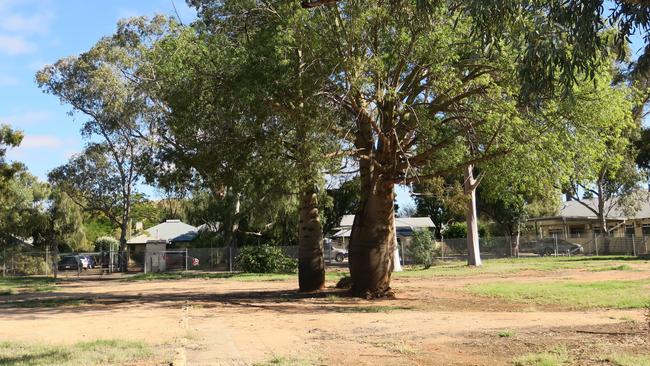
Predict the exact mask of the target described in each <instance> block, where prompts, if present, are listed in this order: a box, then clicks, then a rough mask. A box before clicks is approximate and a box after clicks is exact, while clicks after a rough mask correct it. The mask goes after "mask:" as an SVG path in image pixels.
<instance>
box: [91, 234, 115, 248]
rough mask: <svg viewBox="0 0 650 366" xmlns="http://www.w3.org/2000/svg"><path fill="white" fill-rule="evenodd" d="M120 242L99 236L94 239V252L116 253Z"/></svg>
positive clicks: (110, 237)
mask: <svg viewBox="0 0 650 366" xmlns="http://www.w3.org/2000/svg"><path fill="white" fill-rule="evenodd" d="M119 245H120V242H119V241H118V240H117V239H115V238H114V237H112V236H100V237H99V238H97V239H95V250H96V251H116V250H117V249H118V247H119Z"/></svg>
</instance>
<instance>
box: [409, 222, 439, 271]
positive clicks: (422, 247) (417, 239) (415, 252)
mask: <svg viewBox="0 0 650 366" xmlns="http://www.w3.org/2000/svg"><path fill="white" fill-rule="evenodd" d="M433 249H434V240H433V235H432V234H431V232H430V231H429V230H416V231H414V232H413V237H412V238H411V245H410V246H409V247H408V249H407V251H408V254H409V256H410V257H411V258H412V259H413V261H414V262H415V264H421V265H423V266H424V268H429V267H431V265H432V264H433Z"/></svg>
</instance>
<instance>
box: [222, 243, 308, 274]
mask: <svg viewBox="0 0 650 366" xmlns="http://www.w3.org/2000/svg"><path fill="white" fill-rule="evenodd" d="M235 264H236V266H237V269H239V270H240V271H244V272H251V273H294V272H296V270H297V268H298V262H297V261H296V260H295V259H292V258H289V257H287V256H286V255H284V253H282V248H280V247H274V246H271V245H266V244H265V245H260V246H255V247H244V248H242V249H241V250H240V251H239V255H237V258H236V260H235Z"/></svg>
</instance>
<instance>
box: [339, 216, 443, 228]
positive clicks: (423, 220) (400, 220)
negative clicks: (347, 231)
mask: <svg viewBox="0 0 650 366" xmlns="http://www.w3.org/2000/svg"><path fill="white" fill-rule="evenodd" d="M353 222H354V215H344V216H343V217H342V218H341V223H340V225H339V226H340V227H341V228H344V227H352V223H353ZM395 226H397V227H398V228H399V227H405V228H412V227H413V228H415V227H435V226H436V225H434V224H433V221H431V218H430V217H397V218H396V219H395Z"/></svg>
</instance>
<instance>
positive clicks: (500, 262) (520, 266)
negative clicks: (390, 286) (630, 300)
mask: <svg viewBox="0 0 650 366" xmlns="http://www.w3.org/2000/svg"><path fill="white" fill-rule="evenodd" d="M622 261H639V262H641V263H647V261H643V260H639V259H638V258H637V257H632V256H603V257H584V256H577V257H524V258H499V259H486V260H485V261H483V266H481V267H470V266H467V265H466V263H465V262H460V261H458V262H447V263H445V264H440V265H437V266H433V267H431V268H429V269H411V270H406V271H404V272H396V273H393V276H394V277H421V278H427V277H455V276H480V275H507V274H512V273H517V272H523V271H557V270H565V269H584V270H601V271H609V270H614V269H613V268H617V269H616V270H633V269H632V267H630V266H629V265H627V264H625V263H621V262H622Z"/></svg>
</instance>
